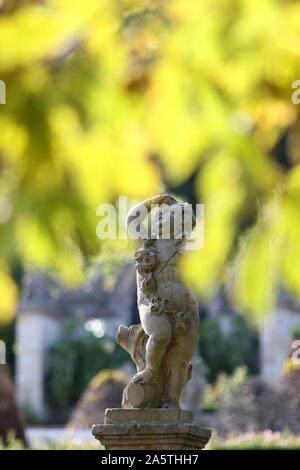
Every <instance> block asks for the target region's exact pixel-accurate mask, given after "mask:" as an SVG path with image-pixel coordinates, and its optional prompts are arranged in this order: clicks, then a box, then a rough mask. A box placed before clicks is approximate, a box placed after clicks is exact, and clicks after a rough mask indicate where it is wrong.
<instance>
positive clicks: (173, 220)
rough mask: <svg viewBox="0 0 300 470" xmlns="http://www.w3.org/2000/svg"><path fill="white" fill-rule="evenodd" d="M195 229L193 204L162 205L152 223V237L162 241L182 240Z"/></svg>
mask: <svg viewBox="0 0 300 470" xmlns="http://www.w3.org/2000/svg"><path fill="white" fill-rule="evenodd" d="M194 227H195V218H194V214H193V209H192V206H191V204H188V203H179V202H178V203H175V204H172V205H167V204H162V205H161V206H160V207H159V209H158V211H157V212H156V214H155V216H154V221H153V222H152V236H154V237H155V238H162V239H170V238H172V239H174V238H178V239H181V238H182V237H183V234H184V235H185V236H187V235H189V234H190V233H191V232H192V230H193V228H194Z"/></svg>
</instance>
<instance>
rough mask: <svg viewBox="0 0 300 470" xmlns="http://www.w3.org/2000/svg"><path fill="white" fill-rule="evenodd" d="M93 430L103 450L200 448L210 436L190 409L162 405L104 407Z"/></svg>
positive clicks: (209, 432) (208, 430) (208, 431)
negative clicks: (150, 406)
mask: <svg viewBox="0 0 300 470" xmlns="http://www.w3.org/2000/svg"><path fill="white" fill-rule="evenodd" d="M92 432H93V435H94V436H95V438H96V439H98V440H99V441H100V442H101V444H102V445H104V447H105V449H106V450H175V449H176V450H201V449H203V448H204V447H205V445H206V444H207V442H208V441H209V439H210V437H211V430H210V429H206V428H201V427H200V426H198V425H196V424H194V417H193V414H192V413H191V412H190V411H184V410H179V409H162V408H144V409H143V408H129V409H123V408H112V409H107V410H106V412H105V420H104V424H95V425H94V426H93V431H92Z"/></svg>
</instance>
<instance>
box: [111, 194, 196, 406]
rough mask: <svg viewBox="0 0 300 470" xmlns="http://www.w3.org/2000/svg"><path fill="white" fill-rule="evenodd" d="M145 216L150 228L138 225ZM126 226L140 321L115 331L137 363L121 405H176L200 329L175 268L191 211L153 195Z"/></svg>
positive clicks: (188, 293) (191, 221)
mask: <svg viewBox="0 0 300 470" xmlns="http://www.w3.org/2000/svg"><path fill="white" fill-rule="evenodd" d="M155 207H156V210H157V212H156V213H154V208H155ZM152 214H154V215H153V217H152ZM147 215H150V216H151V219H152V223H151V231H149V233H148V232H145V230H144V226H142V224H141V221H142V219H143V218H146V217H147ZM127 226H128V230H129V232H130V230H131V229H132V228H134V229H135V232H138V233H139V236H138V238H140V240H141V247H140V248H139V249H138V250H137V252H136V254H135V261H136V270H137V299H138V309H139V315H140V320H141V324H140V325H133V326H131V327H129V328H127V327H125V326H124V325H121V326H120V327H119V329H118V332H117V335H116V341H117V343H119V344H120V345H121V346H122V347H123V348H124V349H125V350H126V351H128V352H129V354H130V355H131V357H132V359H133V361H134V362H135V364H136V367H137V374H136V375H135V376H134V377H133V378H132V380H131V382H130V383H129V384H128V385H127V386H126V388H125V390H124V392H123V401H122V407H123V408H178V407H179V398H180V394H181V391H182V389H183V386H184V384H185V383H186V381H187V380H189V378H190V377H191V373H192V370H191V363H190V360H191V358H192V356H193V353H194V351H195V349H196V346H197V342H198V334H199V318H198V306H197V300H196V298H195V295H194V294H193V292H192V291H191V290H190V289H188V288H187V287H186V286H184V285H183V283H182V281H181V280H180V278H179V275H178V272H177V265H178V259H179V257H180V254H181V253H182V251H183V250H184V246H185V243H186V241H187V239H188V237H189V236H190V233H191V231H192V230H193V228H194V226H195V219H194V215H193V211H192V209H191V206H190V205H189V204H183V203H180V202H178V201H177V200H176V199H174V198H173V197H171V196H169V195H162V196H155V197H153V198H150V199H147V200H146V201H143V202H142V203H141V204H139V205H137V206H136V207H134V208H133V209H132V210H131V211H130V213H129V214H128V217H127Z"/></svg>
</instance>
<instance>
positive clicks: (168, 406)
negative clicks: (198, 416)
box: [161, 400, 179, 410]
mask: <svg viewBox="0 0 300 470" xmlns="http://www.w3.org/2000/svg"><path fill="white" fill-rule="evenodd" d="M161 407H162V408H166V409H169V410H170V409H173V410H174V409H178V408H179V405H178V403H176V402H175V401H173V400H165V401H164V402H163V404H162V405H161Z"/></svg>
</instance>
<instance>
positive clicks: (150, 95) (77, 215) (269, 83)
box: [0, 0, 300, 316]
mask: <svg viewBox="0 0 300 470" xmlns="http://www.w3.org/2000/svg"><path fill="white" fill-rule="evenodd" d="M1 13H2V14H1ZM0 45H1V47H0V79H1V80H4V81H5V83H6V88H7V97H6V104H5V105H0V132H1V139H0V197H1V198H2V199H1V201H2V202H3V203H0V224H1V227H0V228H1V230H0V259H2V260H3V261H4V262H6V263H8V265H9V264H10V263H11V262H12V261H14V260H16V259H18V260H21V261H22V262H24V263H25V264H27V263H28V264H34V265H36V266H42V267H43V268H45V269H56V270H58V272H60V273H61V275H62V276H63V277H64V279H65V280H66V281H67V282H76V281H77V282H79V281H80V280H81V278H82V269H83V266H84V260H85V259H87V258H88V257H90V256H94V255H95V254H97V252H98V250H99V240H97V237H96V223H97V221H96V219H95V213H96V208H97V206H98V205H99V204H100V203H101V202H112V203H114V202H116V199H117V197H118V195H120V194H121V195H127V196H128V197H130V198H132V199H135V198H139V199H141V198H145V197H148V196H151V195H153V194H155V193H159V192H161V191H165V189H164V185H165V184H166V185H173V186H174V185H180V184H182V183H184V182H185V181H186V180H188V179H189V178H190V177H191V176H192V175H193V174H194V173H197V176H196V178H195V187H194V191H195V194H196V195H197V198H198V201H199V202H201V203H204V204H205V243H204V248H203V249H202V250H201V252H200V253H197V254H195V253H193V252H192V253H188V254H187V256H186V258H185V259H184V260H183V263H182V266H183V274H184V276H185V277H186V279H188V280H189V281H190V282H192V284H193V285H194V287H195V288H196V289H197V290H198V291H199V292H201V293H202V294H203V295H210V294H211V293H212V292H213V290H214V287H215V285H216V283H217V282H219V281H220V279H222V278H223V277H224V267H225V271H226V272H227V266H228V262H230V276H232V286H233V288H232V293H233V296H234V299H235V300H236V301H237V302H238V303H239V304H240V305H241V306H242V307H243V308H244V309H245V310H247V311H248V310H249V311H252V312H255V313H256V316H259V314H260V313H261V312H262V311H266V310H268V309H269V308H271V305H272V301H273V298H274V292H275V287H274V286H275V285H276V282H278V281H279V280H281V281H282V280H284V281H285V282H286V284H287V285H288V287H290V288H291V289H292V290H293V291H294V292H296V293H297V294H299V295H300V281H299V279H300V272H299V267H298V263H297V260H298V255H300V252H299V246H300V222H299V220H300V218H299V215H300V214H299V207H300V205H299V202H300V193H299V185H300V170H299V168H298V167H297V166H294V167H293V168H292V169H290V170H289V168H285V167H283V166H282V165H280V164H279V163H278V161H276V160H275V159H274V158H273V157H272V156H271V154H270V151H271V149H272V148H274V146H275V145H276V144H277V143H278V142H279V141H280V139H281V137H282V135H283V134H284V133H285V132H286V131H289V130H290V129H291V128H292V127H293V126H296V125H297V119H298V113H299V111H298V108H297V106H296V105H295V104H293V103H292V101H291V94H292V89H291V84H292V82H293V81H294V80H296V79H300V60H299V59H300V5H299V2H296V1H279V0H261V1H259V2H253V0H210V1H208V0H204V1H201V2H200V1H198V2H197V1H195V2H182V0H166V1H164V2H163V1H159V0H156V1H154V0H143V1H142V0H140V1H139V0H117V1H115V2H111V1H109V0H85V1H84V2H82V1H80V0H49V1H47V2H42V3H41V2H38V1H31V2H27V1H25V0H23V1H20V2H13V1H9V0H4V2H2V3H1V7H0ZM297 163H298V162H297ZM3 198H4V199H3ZM9 208H11V209H9ZM1 211H3V214H4V215H2V214H1ZM249 220H251V224H250V225H251V228H250V230H248V231H247V233H246V235H245V237H244V238H243V240H242V241H241V242H240V243H239V245H238V246H240V248H239V250H238V252H237V253H236V252H235V251H236V250H234V248H235V247H236V246H237V240H238V237H239V234H240V233H241V232H242V231H243V230H244V228H245V226H247V223H246V221H248V226H249ZM248 228H249V227H248ZM5 276H6V277H5V279H6V281H5V282H3V285H1V288H2V289H3V294H2V299H4V300H3V305H5V304H6V303H7V305H9V303H11V305H12V299H13V298H14V295H12V288H11V284H10V283H9V281H8V280H7V279H8V278H7V274H6V275H5ZM5 286H6V287H5ZM5 292H7V293H6V294H5ZM6 299H7V300H6ZM5 310H7V311H9V308H8V307H7V306H6V307H3V312H4V311H5Z"/></svg>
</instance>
